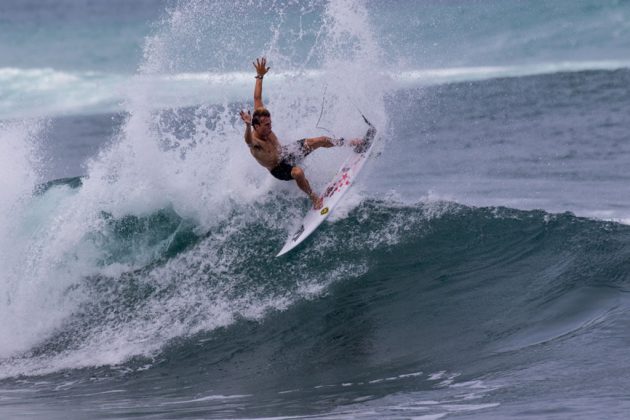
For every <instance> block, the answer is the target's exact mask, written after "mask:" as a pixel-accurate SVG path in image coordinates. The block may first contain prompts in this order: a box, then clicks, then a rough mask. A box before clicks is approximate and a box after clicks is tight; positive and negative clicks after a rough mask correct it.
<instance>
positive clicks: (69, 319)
mask: <svg viewBox="0 0 630 420" xmlns="http://www.w3.org/2000/svg"><path fill="white" fill-rule="evenodd" d="M261 55H265V56H267V58H268V60H269V62H270V64H271V66H272V71H271V73H270V74H269V77H267V78H265V87H264V89H265V91H264V96H265V102H266V105H267V106H268V107H269V109H270V110H271V112H272V115H273V118H274V130H275V131H276V133H277V134H278V135H279V137H280V139H281V140H282V141H283V142H285V143H288V142H289V141H292V140H295V139H298V138H302V137H308V136H312V135H320V134H321V133H322V132H321V130H318V129H317V128H316V123H317V120H318V118H319V117H320V110H321V104H322V100H324V102H325V110H324V112H323V114H322V118H321V120H322V125H325V126H326V127H327V128H328V129H330V130H331V131H333V132H335V133H336V134H337V135H341V136H345V137H351V136H356V135H361V134H362V133H363V132H364V131H365V125H364V123H363V122H362V120H361V118H360V114H359V112H358V111H357V108H360V109H361V110H362V111H363V112H365V113H366V114H367V115H368V116H369V118H370V119H371V120H372V122H373V123H375V124H377V125H380V126H384V125H386V123H387V120H386V113H385V106H384V98H385V95H386V94H387V91H388V85H387V81H386V80H384V79H383V75H382V72H380V71H377V69H379V67H380V66H381V65H382V63H381V52H380V49H379V46H378V43H377V42H376V40H375V39H374V36H373V32H372V31H371V29H370V17H369V15H368V13H367V11H366V9H365V7H364V5H363V4H362V2H360V1H350V0H340V1H332V2H323V1H312V2H308V3H304V4H303V3H301V2H300V4H297V3H296V2H292V1H286V2H282V1H275V2H271V3H270V2H267V1H258V2H256V1H248V2H245V1H242V2H236V3H234V4H229V5H228V4H226V3H223V2H211V1H200V0H193V1H189V2H181V3H180V4H179V5H178V6H176V7H174V8H173V9H169V10H168V11H167V13H166V15H165V17H164V19H163V21H162V22H160V23H159V25H158V27H157V30H156V32H155V34H154V35H153V36H151V37H150V38H148V39H147V41H146V47H145V58H144V62H143V63H142V64H141V65H140V66H139V70H138V75H137V77H136V78H135V79H134V80H133V81H132V82H131V83H129V85H128V86H126V88H125V92H126V96H127V99H126V101H125V104H124V106H125V109H126V110H127V112H128V117H127V120H126V122H125V124H124V125H123V127H122V128H121V130H120V131H119V132H118V133H117V134H116V136H115V137H114V138H113V139H112V141H111V142H110V144H109V146H108V147H107V148H105V149H104V150H102V151H101V153H100V154H99V155H98V156H96V157H95V158H93V159H92V160H91V161H90V162H89V164H88V176H87V177H86V178H85V179H84V180H83V185H82V186H81V187H80V188H79V189H72V188H70V187H68V186H59V187H54V188H51V189H49V190H48V191H46V192H45V193H44V194H42V195H40V196H36V197H32V196H31V195H30V194H31V191H32V187H33V185H34V184H35V182H36V177H35V175H34V174H35V170H34V169H33V165H32V164H30V163H29V164H22V163H21V162H20V163H18V164H19V166H20V168H22V169H20V170H22V171H24V170H26V173H21V172H20V171H16V172H15V173H14V174H13V175H11V176H10V177H9V178H8V179H9V180H10V181H9V185H8V186H7V187H6V188H5V189H6V190H7V191H6V192H5V191H4V190H3V191H2V198H3V200H2V203H3V204H1V206H2V207H0V211H1V212H2V213H1V214H2V216H3V218H2V220H3V221H2V222H1V223H2V226H1V228H2V229H3V231H2V233H5V231H6V229H7V226H5V224H6V222H5V220H13V221H15V220H16V218H15V216H13V217H12V218H5V217H4V216H5V215H8V214H15V212H16V211H19V210H16V208H17V207H16V206H22V205H23V204H22V203H27V209H28V211H27V212H26V213H28V214H27V215H25V216H20V217H18V219H19V220H20V221H21V224H22V225H24V226H31V227H32V226H37V229H36V232H33V234H32V235H30V236H29V235H24V234H23V232H18V231H11V232H9V233H10V234H11V235H14V236H15V235H18V236H19V238H18V243H20V246H21V248H20V255H21V256H19V255H17V252H16V254H15V256H14V257H11V256H8V257H4V255H5V252H4V250H7V249H9V248H10V244H9V243H8V242H7V241H10V239H5V240H3V242H2V243H1V245H2V249H3V253H2V255H3V258H5V259H6V258H8V259H7V260H6V261H3V264H2V279H1V283H0V292H1V293H2V295H1V296H0V298H2V299H4V302H5V303H3V305H2V306H1V308H2V309H1V310H2V311H3V313H2V318H3V320H6V321H7V322H3V324H2V328H4V329H6V331H5V330H3V331H2V334H1V336H2V337H8V338H7V339H6V340H5V341H4V342H3V343H2V344H1V345H0V357H4V358H7V359H4V361H0V363H2V364H3V366H2V367H3V372H5V375H9V376H10V375H15V374H23V373H36V372H38V373H42V372H48V371H54V370H57V369H61V368H77V367H82V366H94V365H102V364H117V363H122V362H124V361H126V360H128V359H129V358H130V357H133V356H137V355H144V356H151V355H153V354H155V353H156V352H159V350H160V348H162V347H163V346H164V345H165V343H168V342H169V340H171V339H173V338H178V337H187V336H190V335H192V334H195V333H197V332H200V331H211V330H213V329H215V328H217V327H219V326H225V325H229V324H230V323H232V322H234V320H235V319H236V318H238V317H246V318H251V319H258V318H260V317H262V316H264V314H265V313H266V312H267V311H268V310H270V309H273V310H282V309H284V308H286V307H287V306H288V305H291V304H292V303H293V302H295V301H296V300H299V299H303V298H305V297H309V296H312V295H313V294H314V293H317V292H318V291H321V290H323V289H324V288H325V287H326V285H327V284H329V283H330V282H331V281H334V280H335V279H339V278H344V277H347V276H350V275H357V274H360V273H361V271H362V267H361V263H357V264H355V265H353V266H352V267H349V266H345V265H343V264H338V265H331V266H330V267H325V268H321V267H320V268H318V270H313V271H311V272H309V271H308V269H307V267H308V264H307V263H306V262H293V263H291V264H288V265H282V266H281V265H278V267H276V268H273V267H272V268H269V264H268V262H267V261H268V256H269V255H272V254H273V251H274V250H275V247H274V244H275V243H276V242H277V243H279V241H280V240H281V239H282V238H283V237H284V235H285V234H286V231H287V229H288V228H289V226H288V225H287V215H289V216H293V217H295V216H296V215H298V214H299V213H300V212H301V206H302V201H301V200H303V197H302V195H301V193H300V192H299V191H298V190H297V188H296V187H295V186H294V185H293V183H291V184H289V183H286V184H284V183H280V182H279V181H276V180H274V179H273V178H272V177H271V176H269V174H268V173H267V172H266V171H265V170H264V169H263V168H261V167H259V166H258V165H257V164H256V163H255V161H254V160H253V159H252V158H251V157H250V156H249V153H248V150H247V148H246V146H245V144H244V142H243V139H242V135H243V134H242V130H243V128H242V123H241V121H240V120H239V118H238V113H237V111H238V110H239V109H240V108H247V107H250V106H251V102H250V101H251V98H250V97H249V96H248V97H245V98H242V103H233V101H231V100H230V98H229V95H227V94H225V95H223V94H221V92H218V94H217V95H216V96H214V97H209V98H207V102H206V104H205V105H202V106H198V107H187V106H184V105H186V100H185V98H182V101H181V102H179V101H178V100H177V95H176V94H175V95H171V96H170V97H171V98H174V99H173V101H172V102H173V103H171V104H170V106H169V107H167V108H159V109H156V107H155V103H156V101H157V99H156V97H155V93H156V92H159V89H158V88H156V83H159V81H160V80H161V79H160V77H169V76H171V75H177V74H182V73H185V72H198V71H205V72H209V73H211V74H217V75H221V74H233V71H232V69H233V68H234V63H235V62H237V61H238V62H242V63H243V64H242V71H243V72H248V74H250V76H251V81H250V83H251V89H253V82H254V79H253V69H252V68H251V67H250V66H251V61H252V60H253V59H254V58H255V57H257V56H261ZM228 69H229V71H228ZM230 72H232V73H230ZM274 75H278V76H279V77H278V79H279V80H282V83H281V84H280V83H278V81H277V80H275V81H274ZM157 76H159V77H157ZM325 91H326V92H327V93H326V96H325V97H324V98H323V93H324V92H325ZM250 95H251V94H250ZM182 96H186V93H185V92H183V93H182ZM158 102H159V101H158ZM13 131H15V130H13ZM18 131H19V130H18ZM5 133H7V134H5ZM20 135H21V136H22V137H23V138H27V137H29V135H31V134H28V133H27V132H22V134H20ZM20 135H18V137H19V136H20ZM2 136H3V137H5V136H8V137H9V138H12V139H13V138H18V137H15V135H14V134H11V129H8V130H4V131H3V134H2ZM24 144H27V143H24ZM3 147H4V146H3ZM319 152H320V151H318V152H317V154H314V156H313V157H312V158H311V157H309V163H308V165H307V171H308V173H309V177H310V178H311V179H312V182H313V183H314V184H315V185H316V186H317V185H321V183H322V182H323V181H324V180H326V179H327V178H329V177H330V176H331V175H332V173H333V172H334V170H335V169H336V167H337V165H338V163H339V162H340V161H341V160H342V159H343V158H344V155H343V152H341V153H335V151H331V150H323V151H321V153H319ZM337 152H338V151H337ZM16 154H17V155H20V156H22V155H23V157H21V159H22V160H23V161H24V162H26V161H29V159H30V158H29V151H28V148H26V149H24V150H18V151H17V152H15V151H11V152H9V153H8V154H6V155H7V156H13V157H14V158H15V157H16ZM2 155H3V156H5V154H4V153H3V154H2ZM29 162H30V161H29ZM4 167H5V166H3V168H4ZM24 168H31V169H24ZM15 186H18V187H15ZM11 188H15V190H11ZM24 197H27V198H24ZM5 198H7V199H6V200H5ZM24 200H26V201H24ZM7 203H8V204H7ZM29 214H30V216H29ZM28 217H31V218H32V219H34V220H35V222H34V224H33V223H31V222H28V221H27V218H28ZM156 226H157V227H156ZM252 226H256V227H257V228H256V229H261V226H265V228H264V229H266V230H265V231H264V232H255V231H252V229H253V228H252ZM182 235H184V236H185V237H186V238H189V239H188V242H187V245H186V246H184V247H183V248H182V249H179V248H177V246H176V244H177V243H178V241H180V239H181V237H182ZM3 238H11V236H10V235H3ZM190 238H192V239H190ZM267 238H274V240H275V242H274V243H271V244H270V243H268V241H267ZM10 255H11V254H10ZM244 260H247V261H248V264H249V266H250V267H253V268H251V269H249V270H245V271H244V270H242V269H241V266H242V263H243V261H244ZM255 267H260V268H255ZM263 267H264V268H265V270H263ZM351 272H352V273H353V274H350V273H351ZM309 273H310V274H309ZM7 325H13V326H15V327H7ZM7 328H8V329H7ZM28 350H31V352H30V353H29V352H28Z"/></svg>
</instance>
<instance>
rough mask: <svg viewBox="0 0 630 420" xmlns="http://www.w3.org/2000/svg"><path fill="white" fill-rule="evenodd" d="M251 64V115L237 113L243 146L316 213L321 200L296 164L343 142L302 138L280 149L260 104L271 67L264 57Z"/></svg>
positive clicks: (328, 138)
mask: <svg viewBox="0 0 630 420" xmlns="http://www.w3.org/2000/svg"><path fill="white" fill-rule="evenodd" d="M253 64H254V68H255V69H256V86H255V87H254V114H253V115H252V114H251V112H249V111H247V112H245V111H241V112H240V115H241V119H242V120H243V122H245V142H246V143H247V145H248V146H249V150H250V152H251V154H252V156H254V159H256V161H257V162H258V163H259V164H260V165H262V166H263V167H265V168H266V169H267V170H269V172H271V175H273V176H274V177H276V178H278V179H280V180H282V181H291V180H295V182H296V183H297V185H298V187H299V188H300V189H301V190H302V191H304V192H305V193H306V195H308V197H309V198H310V199H311V201H312V202H313V208H314V209H315V210H319V209H321V208H322V201H323V198H322V197H321V196H319V195H318V194H316V193H315V192H314V191H313V190H312V189H311V185H310V184H309V182H308V180H307V179H306V176H305V175H304V170H303V169H302V168H300V167H299V166H298V164H299V163H300V162H302V160H303V159H304V158H305V157H306V156H308V155H309V154H310V153H311V152H312V151H313V150H315V149H318V148H320V147H333V146H342V145H344V143H345V141H344V139H343V138H339V139H334V138H331V137H326V136H320V137H312V138H304V139H301V140H298V141H296V142H295V143H293V144H291V145H288V146H282V145H281V144H280V142H279V141H278V137H276V135H275V134H274V132H273V131H272V129H271V114H270V113H269V111H268V110H267V109H266V108H265V106H264V104H263V101H262V81H263V77H265V74H267V72H268V71H269V69H270V67H267V59H266V58H265V57H263V58H257V59H256V61H255V62H254V63H253ZM361 143H362V140H361V139H353V140H352V141H350V142H349V144H350V145H352V146H357V145H360V144H361Z"/></svg>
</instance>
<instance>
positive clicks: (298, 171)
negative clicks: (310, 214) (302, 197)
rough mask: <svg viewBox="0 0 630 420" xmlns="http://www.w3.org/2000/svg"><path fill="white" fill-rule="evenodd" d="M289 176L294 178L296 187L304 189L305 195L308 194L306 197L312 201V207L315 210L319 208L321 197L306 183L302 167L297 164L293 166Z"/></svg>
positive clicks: (320, 206)
mask: <svg viewBox="0 0 630 420" xmlns="http://www.w3.org/2000/svg"><path fill="white" fill-rule="evenodd" d="M291 176H292V177H293V179H295V182H296V183H297V185H298V187H300V189H301V190H302V191H304V192H305V193H306V195H308V197H309V198H310V199H311V201H312V202H313V208H314V209H315V210H319V209H321V208H322V202H323V199H322V198H321V197H320V196H318V195H317V194H315V193H314V192H313V190H312V189H311V185H310V184H309V183H308V180H307V179H306V176H305V175H304V171H303V170H302V168H300V167H299V166H294V167H293V169H291Z"/></svg>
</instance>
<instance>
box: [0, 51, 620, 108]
mask: <svg viewBox="0 0 630 420" xmlns="http://www.w3.org/2000/svg"><path fill="white" fill-rule="evenodd" d="M270 53H271V52H270ZM326 67H327V68H328V69H329V70H331V69H334V67H333V66H332V65H330V63H329V65H328V66H326ZM623 68H630V61H626V60H601V61H557V62H554V61H549V62H541V63H537V64H527V65H508V66H472V67H442V68H440V67H436V68H419V69H415V70H387V71H383V70H378V71H377V73H378V78H379V79H380V80H382V81H384V82H386V83H387V86H389V87H390V88H391V89H409V88H418V87H422V86H430V85H436V84H445V83H458V82H468V81H477V80H488V79H494V78H502V77H523V76H534V75H542V74H553V73H559V72H579V71H586V70H616V69H623ZM356 71H357V72H358V73H363V72H364V71H365V70H364V69H363V68H360V67H357V68H356ZM333 74H334V72H333ZM251 77H252V75H251V72H244V71H234V70H229V69H226V70H225V71H221V72H181V73H175V74H165V73H155V74H139V75H126V74H111V73H102V72H64V71H59V70H54V69H51V68H43V69H16V68H0V91H2V92H3V93H4V94H3V95H0V120H1V119H15V118H34V117H48V116H62V115H90V114H102V113H114V112H124V111H126V110H127V108H126V107H125V105H124V101H125V99H126V98H127V97H128V92H129V90H133V89H134V87H137V86H138V85H144V86H146V87H147V89H146V93H145V95H146V96H147V97H148V98H147V99H149V100H150V104H151V107H152V108H153V109H155V110H159V109H164V108H170V107H189V106H200V105H203V104H208V103H209V101H216V102H211V103H213V104H217V103H219V104H220V103H223V102H241V101H243V100H244V98H248V97H249V96H250V95H251V90H252V87H251ZM344 77H345V76H344ZM330 79H331V72H330V71H326V69H299V70H297V71H296V70H295V69H278V70H276V68H275V66H274V71H273V72H272V73H271V74H270V75H269V77H268V78H267V79H266V80H265V82H266V86H269V87H270V89H272V90H275V91H278V90H279V89H284V87H285V86H287V85H291V83H292V81H297V82H298V85H299V87H298V86H296V88H299V89H302V90H303V89H305V86H309V87H315V88H317V89H321V90H320V91H316V90H315V89H312V90H313V92H312V94H313V95H314V97H317V96H319V100H321V99H322V95H323V92H324V91H323V87H324V86H326V85H327V84H329V83H330ZM360 79H362V78H360ZM328 92H330V90H329V91H328Z"/></svg>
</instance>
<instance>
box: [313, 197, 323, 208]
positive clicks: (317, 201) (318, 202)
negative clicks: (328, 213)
mask: <svg viewBox="0 0 630 420" xmlns="http://www.w3.org/2000/svg"><path fill="white" fill-rule="evenodd" d="M311 201H312V202H313V210H319V209H321V208H322V207H324V198H323V197H320V196H318V195H315V194H313V195H311Z"/></svg>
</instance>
